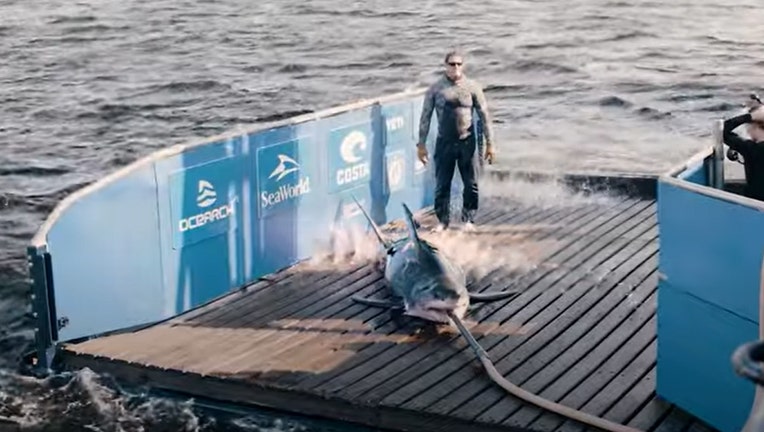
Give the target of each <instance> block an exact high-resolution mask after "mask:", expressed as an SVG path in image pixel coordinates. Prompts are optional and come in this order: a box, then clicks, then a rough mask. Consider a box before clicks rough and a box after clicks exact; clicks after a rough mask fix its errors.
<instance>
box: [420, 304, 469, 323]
mask: <svg viewBox="0 0 764 432" xmlns="http://www.w3.org/2000/svg"><path fill="white" fill-rule="evenodd" d="M467 307H468V300H464V301H463V300H462V299H459V300H457V301H445V300H433V301H428V302H424V303H421V304H417V305H415V306H414V307H411V308H409V309H408V310H407V311H406V315H409V316H413V317H417V318H421V319H423V320H427V321H432V322H435V323H438V324H449V323H451V318H450V317H449V312H451V313H453V314H454V315H456V316H458V317H459V318H461V317H463V316H464V314H465V313H466V312H467Z"/></svg>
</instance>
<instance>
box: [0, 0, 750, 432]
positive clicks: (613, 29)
mask: <svg viewBox="0 0 764 432" xmlns="http://www.w3.org/2000/svg"><path fill="white" fill-rule="evenodd" d="M763 20H764V9H762V8H761V5H760V4H759V3H758V2H757V1H756V0H729V1H726V2H722V1H720V0H713V1H712V0H699V1H692V2H690V1H677V2H657V1H639V0H637V1H630V2H625V1H606V0H580V1H576V2H566V1H563V0H533V1H531V0H527V1H519V0H489V1H483V2H479V3H471V4H470V5H469V6H468V7H465V6H464V3H463V2H456V1H438V0H424V1H423V2H410V1H402V0H386V1H385V2H381V1H376V2H369V1H367V2H360V1H353V2H347V1H346V2H341V1H337V0H321V1H316V0H308V1H294V0H280V1H278V2H245V1H241V0H228V1H222V0H220V1H218V0H207V1H195V2H192V1H182V0H159V1H154V2H137V1H115V0H102V1H97V2H96V1H76V2H70V1H53V0H39V1H36V2H28V1H20V0H0V59H2V61H0V416H6V417H12V418H15V419H19V420H22V421H23V422H24V423H25V424H27V425H28V426H29V428H30V429H34V428H38V429H42V426H41V425H44V424H45V423H46V422H49V421H50V422H53V426H52V427H50V426H49V429H46V430H71V427H75V426H72V425H75V424H78V423H76V422H77V421H80V420H78V419H81V418H82V417H83V416H85V417H92V418H94V419H96V420H94V421H93V423H92V426H93V430H141V429H140V428H141V427H144V428H146V427H149V426H153V429H152V430H157V429H159V430H212V429H209V428H213V429H216V428H217V429H220V428H223V426H222V424H221V423H220V422H218V423H215V419H214V418H208V417H206V416H205V415H204V414H203V413H199V412H194V411H193V410H192V409H191V408H188V407H187V406H185V405H178V404H170V403H165V402H163V401H162V400H154V399H151V400H143V399H141V398H140V397H139V396H134V397H126V396H120V395H119V393H118V392H116V390H114V388H115V387H114V386H113V385H112V384H111V383H109V382H108V380H106V379H105V378H103V377H99V376H97V375H93V374H90V373H89V372H88V371H83V372H80V373H76V374H72V375H65V376H60V377H54V378H52V379H48V380H36V379H31V378H25V377H20V376H18V375H17V374H15V373H14V371H13V369H14V365H15V363H16V361H17V358H18V356H19V355H20V354H21V353H22V352H24V351H25V350H28V349H29V346H30V343H31V337H32V336H31V335H32V333H31V330H30V325H31V322H30V320H29V319H28V318H27V317H25V315H24V314H25V312H26V311H27V305H26V297H25V296H26V291H25V290H26V286H25V282H24V279H25V278H26V274H25V267H24V255H23V254H24V247H25V245H26V243H27V241H28V240H29V239H30V238H31V236H32V235H33V233H34V232H35V231H36V230H37V228H38V227H39V225H40V223H41V222H42V220H43V219H44V218H45V217H46V215H47V214H48V213H49V212H50V211H51V210H52V208H53V207H54V206H55V205H56V203H57V202H58V201H59V200H61V199H62V198H63V197H64V196H65V195H66V194H68V193H70V192H71V191H73V190H76V189H77V188H79V187H81V186H83V185H85V184H87V183H89V182H92V181H94V180H95V179H97V178H99V177H101V176H103V175H104V174H107V173H109V172H111V171H113V170H115V169H116V168H118V167H121V166H124V165H125V164H128V163H130V162H132V161H134V160H136V159H137V158H140V157H142V156H144V155H146V154H148V153H150V152H152V151H155V150H157V149H161V148H164V147H167V146H170V145H173V144H176V143H182V142H187V141H189V140H193V139H197V138H200V137H207V136H210V135H214V134H218V133H222V132H226V131H229V130H232V129H234V128H237V127H240V126H243V127H248V126H252V125H254V124H256V123H258V122H261V121H264V120H268V119H272V118H278V117H281V116H286V115H290V114H291V113H299V112H304V111H307V110H318V109H322V108H327V107H330V106H333V105H337V104H340V103H345V102H349V101H353V100H357V99H359V98H365V97H374V96H379V95H382V94H386V93H390V92H397V91H401V90H404V89H407V88H412V87H419V86H424V85H427V84H428V83H430V82H431V81H432V80H433V79H435V77H436V74H437V73H439V71H440V64H441V61H442V57H443V54H444V53H445V52H446V51H447V50H448V49H449V48H450V47H452V46H458V47H460V48H462V49H463V50H464V51H466V52H467V54H468V55H467V59H466V60H467V69H466V72H467V73H468V75H470V76H472V77H473V78H476V79H477V80H478V81H480V82H481V83H483V85H484V86H485V89H486V95H487V97H488V100H489V104H490V108H491V110H492V112H493V115H494V118H495V129H496V132H497V136H498V141H497V147H498V151H499V156H498V158H499V160H498V162H497V163H498V165H500V166H504V167H508V168H514V167H520V168H523V169H538V170H544V171H552V172H568V171H609V172H613V171H615V172H623V171H625V172H637V173H656V172H660V171H663V170H665V169H667V168H668V167H670V166H672V165H674V164H676V163H678V162H680V161H681V160H683V159H684V158H686V157H687V156H688V155H690V154H692V153H694V152H695V151H697V150H699V149H700V148H702V147H703V146H705V145H708V144H709V143H710V126H711V121H712V120H714V119H717V118H721V117H725V116H729V115H732V114H734V113H737V112H739V110H740V108H741V104H742V102H743V100H744V98H745V97H746V96H747V94H748V93H749V92H751V91H760V89H761V88H762V86H763V85H764V81H762V79H761V76H762V75H761V70H762V68H763V67H764V60H762V57H761V53H762V52H764V27H763V26H761V22H762V21H763ZM523 193H526V194H527V195H528V196H535V195H536V194H537V193H538V190H533V189H532V188H529V189H528V190H527V191H525V192H523ZM83 413H85V414H83ZM67 422H69V423H67ZM174 422H185V423H182V425H183V426H178V425H179V424H181V423H174ZM205 422H206V423H205ZM238 422H239V423H236V422H235V421H233V420H231V421H230V422H229V423H226V426H225V427H226V428H231V429H230V430H278V431H281V430H307V429H299V428H300V427H303V428H308V429H309V428H318V429H320V427H319V426H304V425H297V426H295V424H292V423H288V422H287V421H286V420H282V419H278V418H270V420H262V419H260V418H259V419H257V420H252V418H246V417H245V418H240V419H239V420H238ZM35 425H36V426H35ZM213 425H214V426H213ZM67 426H71V427H67ZM85 426H87V425H84V424H80V425H79V426H77V427H78V428H81V429H82V428H85ZM162 428H164V429H162ZM205 428H207V429H205ZM236 428H239V429H236ZM247 428H249V429H247ZM290 428H298V429H290ZM318 429H317V430H318ZM320 430H323V429H320Z"/></svg>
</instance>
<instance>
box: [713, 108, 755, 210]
mask: <svg viewBox="0 0 764 432" xmlns="http://www.w3.org/2000/svg"><path fill="white" fill-rule="evenodd" d="M751 99H752V100H751V101H750V102H749V104H748V112H746V113H745V114H741V115H738V116H735V117H732V118H729V119H727V120H725V121H724V129H723V132H722V140H723V141H724V144H727V145H728V146H729V147H730V149H731V150H733V151H734V152H737V153H739V154H740V155H741V156H743V160H744V167H745V168H744V169H745V182H746V185H745V189H744V192H743V193H744V194H745V196H747V197H749V198H753V199H757V200H761V201H764V105H762V103H761V101H760V100H759V99H758V98H757V97H755V96H752V97H751ZM743 124H748V128H747V132H748V136H749V137H750V139H746V138H743V137H741V136H739V135H738V134H736V133H735V132H733V131H734V130H735V129H736V128H737V127H739V126H741V125H743Z"/></svg>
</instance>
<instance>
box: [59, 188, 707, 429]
mask: <svg viewBox="0 0 764 432" xmlns="http://www.w3.org/2000/svg"><path fill="white" fill-rule="evenodd" d="M487 201H488V203H487V204H486V205H484V210H482V211H481V212H480V215H479V216H478V225H479V228H478V232H476V233H469V234H460V235H464V236H467V237H465V239H469V241H471V242H481V243H480V244H485V248H486V249H487V250H488V249H490V248H495V249H496V250H497V252H496V254H497V255H499V254H501V253H502V251H505V252H512V251H513V250H518V251H522V253H526V254H529V255H528V257H529V259H530V261H529V262H530V263H531V267H530V268H527V269H523V268H520V267H517V268H515V267H511V268H504V267H502V268H495V267H491V266H490V265H486V266H485V269H484V271H483V272H482V274H480V275H479V277H478V279H475V280H474V281H473V283H471V285H470V290H472V291H477V292H481V291H495V290H502V289H516V290H519V291H520V294H519V295H518V296H516V297H514V298H511V299H507V300H502V301H497V302H491V303H487V304H479V305H473V308H472V309H471V311H470V313H469V314H468V316H467V325H468V327H469V328H471V330H472V331H473V333H474V334H475V337H476V338H477V339H478V341H479V342H480V344H481V346H483V347H484V349H486V350H487V351H488V353H489V355H490V357H491V358H492V360H493V361H494V363H495V365H496V368H497V369H498V370H499V372H500V373H502V374H503V375H504V376H505V377H506V378H508V379H509V380H510V381H512V382H514V383H516V384H518V385H520V386H521V387H523V388H525V389H527V390H530V391H532V392H534V393H538V394H540V395H542V396H544V397H547V398H549V399H551V400H556V401H559V402H560V403H562V404H564V405H567V406H571V407H576V408H579V409H581V410H583V411H586V412H591V413H595V414H597V415H601V416H604V417H605V418H608V419H611V420H614V421H617V422H621V423H628V424H629V425H632V426H635V427H639V428H642V429H644V430H646V431H649V432H653V431H655V430H661V431H662V430H674V429H673V428H675V427H679V428H680V429H681V428H684V429H686V428H691V429H693V430H698V431H701V432H707V431H712V429H710V428H708V427H707V426H706V425H704V424H703V423H700V422H697V421H696V419H693V418H692V417H691V416H688V415H687V414H686V413H684V412H683V411H681V410H679V409H677V408H676V407H674V406H673V405H671V404H667V403H665V402H663V401H662V400H660V399H658V398H656V396H655V388H654V387H655V383H654V379H655V349H656V343H655V321H656V317H655V311H656V302H657V299H656V297H657V296H656V285H657V272H656V267H657V247H658V244H657V237H658V230H657V225H656V223H657V221H656V214H655V211H656V205H655V201H646V200H640V199H634V198H625V197H623V198H615V199H613V200H611V201H610V202H608V203H603V202H593V201H589V202H587V201H586V200H582V201H581V202H579V203H573V204H571V205H560V206H549V205H546V206H543V207H533V206H527V205H522V204H520V203H510V204H511V205H507V203H506V202H501V203H497V202H496V201H494V202H491V201H490V200H487ZM417 219H418V220H419V221H420V223H422V225H423V226H424V228H425V229H426V227H427V226H430V225H432V224H433V223H434V215H433V214H432V212H431V211H429V212H426V213H420V214H418V215H417ZM387 228H388V229H392V228H390V227H387ZM394 229H395V230H400V229H402V226H401V225H400V224H398V225H397V226H396V227H394ZM425 235H433V238H435V236H437V235H434V234H430V233H427V234H425ZM469 236H471V237H469ZM513 248H514V249H513ZM518 253H519V252H518ZM481 256H482V254H481ZM499 258H500V257H498V256H497V257H496V259H497V260H498V259H499ZM497 262H499V261H497ZM354 294H361V295H364V296H369V295H370V296H373V297H378V298H384V297H386V295H387V287H386V286H385V283H384V281H383V279H382V275H381V273H380V271H379V269H378V268H377V267H376V265H375V263H374V262H373V261H372V260H370V259H361V260H360V261H358V262H355V263H353V262H348V263H342V264H340V263H337V264H330V263H313V262H303V263H300V264H297V265H295V266H293V267H290V268H289V269H285V270H283V271H280V272H278V273H276V274H273V275H269V276H268V277H267V280H261V281H258V282H255V283H254V284H252V285H250V286H249V287H246V288H244V289H241V290H238V291H236V292H233V293H230V294H229V295H227V296H224V297H221V298H219V299H216V300H215V301H212V302H210V303H209V304H207V305H205V306H203V307H201V308H198V309H196V310H193V311H189V312H188V313H185V314H182V315H180V316H178V317H175V318H173V319H171V320H168V321H166V322H163V323H159V324H157V325H154V326H151V327H148V328H146V329H142V330H139V331H136V332H133V333H125V334H119V335H112V336H107V337H103V338H99V339H94V340H91V341H86V342H82V343H79V344H72V345H68V346H66V347H65V354H66V355H65V356H64V358H66V359H68V361H70V362H71V363H72V364H76V365H80V366H82V365H89V366H91V367H93V368H94V369H99V367H100V368H103V369H104V370H108V371H112V372H114V373H117V375H123V376H124V377H125V378H126V379H133V380H134V379H141V378H139V377H146V379H148V377H151V378H150V379H151V380H152V381H153V382H154V384H157V385H164V386H167V388H168V389H176V390H181V389H182V390H184V391H189V392H191V393H195V392H196V393H199V394H201V395H204V396H214V397H219V398H224V399H226V398H230V399H232V400H236V401H253V402H256V401H257V403H264V404H267V405H269V406H277V407H278V406H280V407H283V408H284V409H290V408H295V409H299V410H300V411H302V412H305V413H308V414H312V415H327V416H330V417H336V418H339V419H344V420H352V421H358V422H361V423H367V424H368V423H369V422H372V423H374V424H377V425H379V426H386V427H391V428H395V429H416V430H425V431H435V430H444V431H464V432H477V431H496V432H498V431H507V430H512V428H517V427H519V428H529V430H538V431H550V432H551V431H553V430H559V431H572V430H580V429H582V427H581V425H579V424H577V423H575V422H572V421H568V420H566V419H564V418H562V417H559V416H556V415H554V414H551V413H549V412H546V411H543V410H540V409H538V408H536V407H534V406H529V405H527V404H525V403H523V402H521V401H520V400H517V399H515V398H513V397H512V396H510V395H508V394H507V393H506V392H505V391H504V390H502V389H500V388H498V387H497V386H496V385H495V384H494V383H492V382H491V381H490V380H488V378H487V376H486V375H485V373H484V371H483V370H482V369H481V368H480V367H479V363H478V362H477V361H476V359H475V356H474V354H473V353H472V351H471V349H470V348H469V347H468V346H467V344H466V343H465V341H464V340H463V338H462V337H461V336H460V335H459V334H458V332H456V330H455V329H450V328H448V329H446V328H442V329H440V331H439V334H429V333H421V332H419V331H417V329H416V327H415V326H411V325H407V324H406V323H407V322H408V320H405V319H400V318H399V317H398V316H397V315H396V314H395V313H391V312H390V311H388V310H385V309H381V308H373V307H367V306H364V305H360V304H358V303H355V302H353V301H351V300H350V299H349V297H350V296H351V295H354ZM142 368H143V370H144V372H140V371H141V370H142ZM184 383H185V384H184ZM279 401H280V402H279ZM369 419H373V420H369Z"/></svg>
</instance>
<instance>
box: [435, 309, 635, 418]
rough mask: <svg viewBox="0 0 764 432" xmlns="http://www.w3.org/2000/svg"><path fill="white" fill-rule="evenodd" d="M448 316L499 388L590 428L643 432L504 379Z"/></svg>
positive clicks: (460, 324)
mask: <svg viewBox="0 0 764 432" xmlns="http://www.w3.org/2000/svg"><path fill="white" fill-rule="evenodd" d="M448 315H449V317H450V318H451V321H453V323H454V325H456V327H457V328H458V329H459V333H461V334H462V336H464V338H465V339H466V340H467V342H468V343H469V344H470V347H472V350H473V351H474V352H475V354H476V355H477V357H478V359H479V360H480V362H481V363H482V364H483V368H484V369H485V370H486V372H487V373H488V376H489V377H490V378H491V380H492V381H493V382H494V383H496V384H497V385H498V386H500V387H501V388H503V389H504V390H506V391H507V392H509V393H510V394H511V395H513V396H516V397H518V398H520V399H522V400H524V401H526V402H528V403H531V404H533V405H536V406H537V407H539V408H543V409H546V410H548V411H551V412H554V413H556V414H559V415H561V416H563V417H567V418H569V419H571V420H575V421H578V422H581V423H584V424H587V425H590V426H594V427H597V428H600V429H603V430H607V431H612V432H642V431H640V430H639V429H636V428H632V427H629V426H624V425H622V424H619V423H615V422H612V421H610V420H606V419H603V418H601V417H597V416H593V415H591V414H587V413H585V412H582V411H578V410H576V409H573V408H570V407H567V406H565V405H560V404H558V403H556V402H552V401H550V400H548V399H544V398H542V397H541V396H538V395H535V394H533V393H531V392H528V391H526V390H523V389H522V388H520V387H518V386H516V385H515V384H512V383H511V382H509V381H508V380H507V379H506V378H504V377H503V376H502V375H501V374H500V373H499V371H498V370H496V367H494V365H493V362H492V361H491V359H490V358H488V353H487V352H486V351H485V350H484V349H483V347H481V346H480V344H479V343H478V341H477V340H475V337H474V336H472V333H470V331H469V330H468V329H467V327H465V326H464V323H463V322H462V320H461V319H459V317H457V316H456V315H454V314H453V313H451V312H449V313H448Z"/></svg>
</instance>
